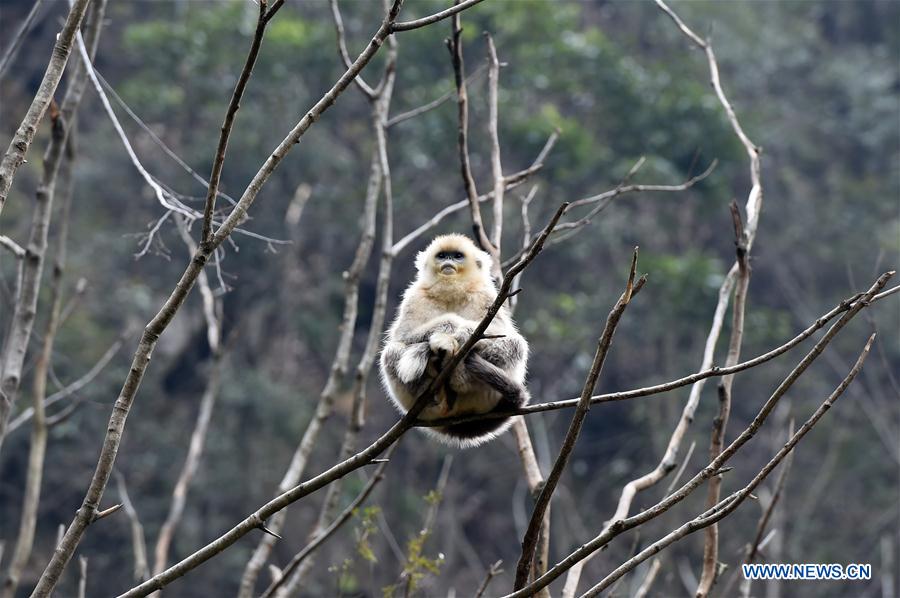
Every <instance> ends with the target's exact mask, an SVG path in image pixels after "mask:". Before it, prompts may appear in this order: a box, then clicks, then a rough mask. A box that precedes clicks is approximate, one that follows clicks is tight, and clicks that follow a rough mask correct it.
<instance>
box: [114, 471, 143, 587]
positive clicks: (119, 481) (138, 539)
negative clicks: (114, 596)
mask: <svg viewBox="0 0 900 598" xmlns="http://www.w3.org/2000/svg"><path fill="white" fill-rule="evenodd" d="M116 487H117V489H118V491H119V500H121V501H122V507H123V508H124V509H125V514H126V515H128V521H129V524H130V526H131V550H132V552H133V554H134V579H135V581H144V580H145V579H147V578H148V577H150V565H149V564H148V561H147V543H146V541H145V540H144V526H143V525H141V520H140V518H139V517H138V513H137V509H135V508H134V505H133V504H132V502H131V498H130V497H129V496H128V488H127V487H126V486H125V476H123V475H122V474H121V473H120V472H118V471H117V472H116Z"/></svg>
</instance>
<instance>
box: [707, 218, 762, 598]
mask: <svg viewBox="0 0 900 598" xmlns="http://www.w3.org/2000/svg"><path fill="white" fill-rule="evenodd" d="M731 217H732V223H733V225H734V245H735V253H736V257H735V260H736V263H737V265H738V276H737V282H736V284H735V288H734V300H733V306H732V313H731V338H730V339H729V342H728V354H727V356H726V357H725V367H730V366H733V365H735V364H736V363H737V362H738V360H739V359H740V356H741V344H742V342H743V337H744V313H745V311H746V304H747V289H748V288H749V284H750V254H749V250H748V247H747V236H746V233H745V232H744V225H743V222H742V221H741V212H740V208H738V205H737V202H736V201H732V202H731ZM733 382H734V375H733V374H729V375H727V376H723V377H722V379H721V380H720V381H719V392H718V396H719V413H718V415H717V416H716V418H715V419H714V420H713V431H712V437H711V439H710V446H709V456H710V458H711V459H714V458H715V457H717V456H718V454H719V453H720V452H721V451H722V447H723V446H724V444H725V431H726V429H727V427H728V417H729V414H730V413H731V388H732V384H733ZM721 486H722V477H721V476H718V475H717V476H713V478H712V479H710V480H709V487H708V490H707V495H706V506H707V507H712V506H713V505H715V504H717V503H718V502H719V496H720V491H721ZM718 572H719V528H718V525H716V524H715V523H713V524H712V525H710V526H709V527H708V528H706V538H705V541H704V544H703V569H702V571H701V574H700V582H699V585H698V586H697V592H696V596H697V598H705V597H706V596H708V595H709V592H710V590H712V587H713V584H714V583H715V582H716V577H717V575H718Z"/></svg>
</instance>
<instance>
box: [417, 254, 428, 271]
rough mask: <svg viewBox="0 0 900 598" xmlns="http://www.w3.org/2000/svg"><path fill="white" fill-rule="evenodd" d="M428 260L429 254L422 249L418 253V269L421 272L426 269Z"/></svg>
mask: <svg viewBox="0 0 900 598" xmlns="http://www.w3.org/2000/svg"><path fill="white" fill-rule="evenodd" d="M427 261H428V254H427V253H425V252H424V251H420V252H419V253H417V254H416V270H418V271H419V272H424V271H425V264H426V262H427Z"/></svg>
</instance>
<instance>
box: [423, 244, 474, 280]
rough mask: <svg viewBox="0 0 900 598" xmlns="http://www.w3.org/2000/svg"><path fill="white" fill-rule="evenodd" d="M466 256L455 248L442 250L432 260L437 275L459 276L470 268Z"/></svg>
mask: <svg viewBox="0 0 900 598" xmlns="http://www.w3.org/2000/svg"><path fill="white" fill-rule="evenodd" d="M469 261H471V260H467V259H466V254H465V253H463V252H462V251H460V250H459V249H455V248H452V247H451V248H447V249H441V250H440V251H438V252H437V253H436V254H435V256H434V259H433V260H432V263H433V268H434V272H435V274H437V275H438V276H459V275H461V274H463V272H464V271H465V270H466V268H467V267H468V266H469V264H468V263H467V262H469Z"/></svg>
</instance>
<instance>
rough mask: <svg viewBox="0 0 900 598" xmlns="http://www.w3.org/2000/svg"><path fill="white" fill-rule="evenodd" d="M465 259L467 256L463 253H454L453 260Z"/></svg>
mask: <svg viewBox="0 0 900 598" xmlns="http://www.w3.org/2000/svg"><path fill="white" fill-rule="evenodd" d="M464 257H465V256H464V255H463V253H462V251H454V252H453V259H455V260H461V259H463V258H464Z"/></svg>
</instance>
